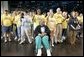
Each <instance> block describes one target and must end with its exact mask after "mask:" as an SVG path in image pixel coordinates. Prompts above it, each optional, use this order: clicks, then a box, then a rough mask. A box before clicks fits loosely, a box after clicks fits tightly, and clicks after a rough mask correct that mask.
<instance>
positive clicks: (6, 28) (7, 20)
mask: <svg viewBox="0 0 84 57" xmlns="http://www.w3.org/2000/svg"><path fill="white" fill-rule="evenodd" d="M12 21H13V20H12V17H11V16H10V15H9V14H8V10H5V12H4V14H3V15H2V16H1V25H2V30H3V33H4V37H5V42H7V37H8V39H9V41H11V39H10V34H11V29H12V28H11V26H12Z"/></svg>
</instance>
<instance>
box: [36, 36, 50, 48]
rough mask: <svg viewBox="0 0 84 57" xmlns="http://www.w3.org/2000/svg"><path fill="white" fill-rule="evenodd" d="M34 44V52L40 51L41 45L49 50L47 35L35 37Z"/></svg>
mask: <svg viewBox="0 0 84 57" xmlns="http://www.w3.org/2000/svg"><path fill="white" fill-rule="evenodd" d="M35 44H36V50H38V49H41V45H42V44H43V45H44V46H45V48H46V50H47V49H50V43H49V37H48V36H47V35H45V36H43V37H41V36H39V35H38V36H36V37H35Z"/></svg>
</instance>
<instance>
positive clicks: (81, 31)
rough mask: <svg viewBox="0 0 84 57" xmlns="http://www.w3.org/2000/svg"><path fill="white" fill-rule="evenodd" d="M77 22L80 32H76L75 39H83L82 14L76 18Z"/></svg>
mask: <svg viewBox="0 0 84 57" xmlns="http://www.w3.org/2000/svg"><path fill="white" fill-rule="evenodd" d="M77 19H78V22H79V26H80V30H79V32H78V35H77V37H79V38H80V37H83V14H82V13H80V15H79V16H77Z"/></svg>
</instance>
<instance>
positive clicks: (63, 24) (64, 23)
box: [62, 19, 68, 29]
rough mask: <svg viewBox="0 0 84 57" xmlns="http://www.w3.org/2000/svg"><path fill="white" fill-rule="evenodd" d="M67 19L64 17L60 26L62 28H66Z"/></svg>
mask: <svg viewBox="0 0 84 57" xmlns="http://www.w3.org/2000/svg"><path fill="white" fill-rule="evenodd" d="M67 25H68V24H67V19H65V20H64V21H63V22H62V27H63V28H64V29H66V28H67Z"/></svg>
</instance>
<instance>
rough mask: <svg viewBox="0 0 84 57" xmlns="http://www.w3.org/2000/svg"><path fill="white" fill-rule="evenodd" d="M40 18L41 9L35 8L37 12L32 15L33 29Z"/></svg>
mask: <svg viewBox="0 0 84 57" xmlns="http://www.w3.org/2000/svg"><path fill="white" fill-rule="evenodd" d="M40 19H42V18H41V10H40V9H37V14H36V15H35V16H34V29H35V28H36V26H38V25H39V21H40Z"/></svg>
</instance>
